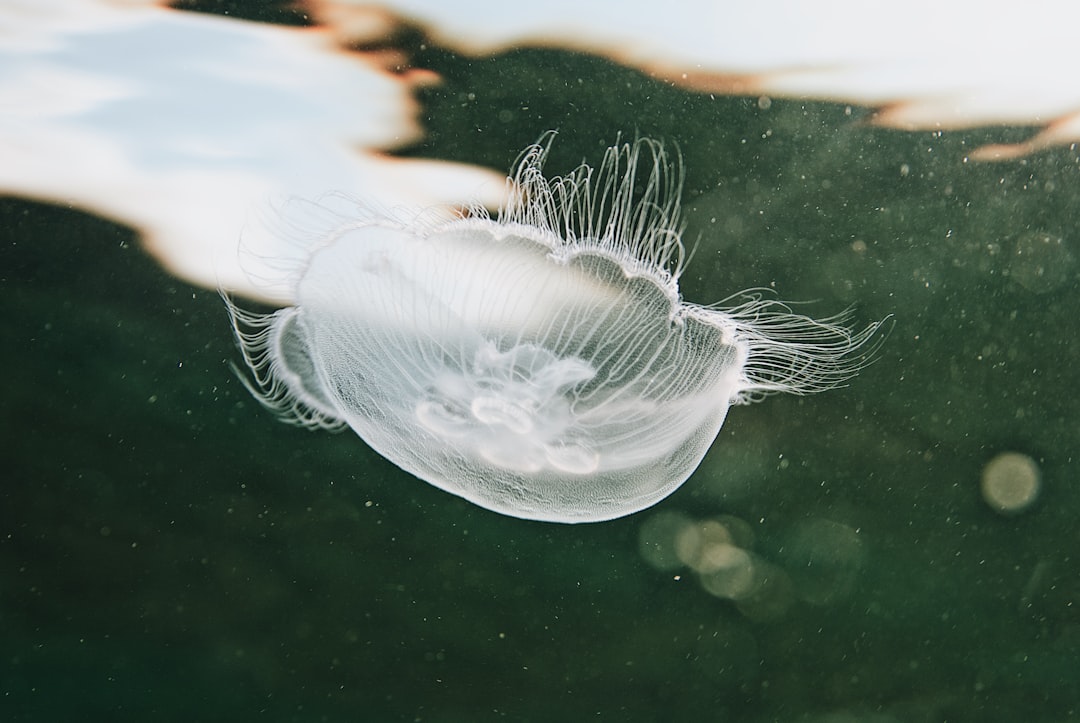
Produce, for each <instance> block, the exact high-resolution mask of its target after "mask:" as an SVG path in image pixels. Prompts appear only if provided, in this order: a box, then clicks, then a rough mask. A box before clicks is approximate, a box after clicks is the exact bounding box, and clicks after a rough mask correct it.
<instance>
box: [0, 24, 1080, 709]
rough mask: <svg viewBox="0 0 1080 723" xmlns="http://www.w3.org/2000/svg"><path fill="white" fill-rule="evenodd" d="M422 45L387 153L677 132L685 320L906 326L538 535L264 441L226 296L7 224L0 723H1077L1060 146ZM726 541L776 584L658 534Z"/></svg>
mask: <svg viewBox="0 0 1080 723" xmlns="http://www.w3.org/2000/svg"><path fill="white" fill-rule="evenodd" d="M421 40H422V38H419V37H416V38H411V37H404V38H403V39H402V40H401V42H402V43H404V44H406V46H407V47H410V48H414V49H416V55H415V56H414V57H415V58H416V62H417V65H420V66H423V67H430V68H432V69H434V70H436V71H438V72H440V73H441V74H442V75H443V76H444V78H445V82H444V84H443V85H441V86H438V87H434V88H431V89H429V90H427V91H425V92H424V94H423V99H424V101H425V108H426V113H427V114H428V117H427V118H426V120H425V123H426V125H427V127H428V128H429V130H430V133H429V137H428V140H427V141H425V142H424V144H423V145H422V146H418V147H415V148H412V149H406V150H405V151H404V152H405V153H407V154H411V155H423V156H434V157H441V158H453V159H459V160H466V161H470V162H474V163H482V164H486V165H489V166H492V167H495V168H500V169H506V168H508V167H509V165H510V163H511V162H512V161H513V159H514V158H515V157H516V155H517V153H518V152H519V151H520V150H521V148H522V147H523V146H524V145H526V144H528V143H529V142H531V141H533V140H535V139H536V138H538V137H539V136H540V134H541V133H542V132H543V131H544V130H547V129H550V128H556V129H558V130H559V131H560V134H559V137H558V139H557V140H556V142H555V146H554V149H553V152H552V157H551V161H550V165H549V168H550V170H552V171H553V172H558V171H562V170H567V169H569V168H570V167H572V166H573V165H576V164H577V163H578V162H580V161H581V160H582V159H587V160H589V161H592V162H594V163H595V162H598V161H599V159H600V157H601V155H602V152H603V148H604V146H605V145H606V144H608V143H611V142H614V141H615V140H616V138H617V136H618V134H620V133H622V134H623V137H624V138H625V137H631V136H633V135H634V134H635V133H636V134H640V135H649V136H657V137H662V138H664V139H665V140H666V141H667V142H668V143H669V144H672V145H677V146H678V147H679V149H680V150H681V152H682V155H683V158H684V162H685V166H686V170H687V184H686V186H687V188H686V199H685V200H686V215H687V219H686V220H687V223H688V229H687V240H688V242H689V243H696V245H697V246H696V253H695V256H694V258H693V261H692V262H691V264H690V266H689V268H688V270H687V272H686V273H685V275H684V277H683V279H682V287H683V293H684V296H685V297H686V298H687V299H688V300H691V301H696V302H701V303H708V302H712V301H716V300H720V299H723V298H725V297H727V296H729V295H730V294H732V293H734V292H737V291H739V290H741V289H744V288H747V287H755V286H764V287H772V288H775V290H776V292H777V294H778V295H779V296H780V297H781V298H784V299H791V300H808V301H813V302H814V303H813V304H811V305H808V306H805V307H803V306H800V307H799V310H800V311H804V312H806V313H811V314H814V315H823V314H828V313H832V312H835V311H839V310H841V309H843V308H845V307H847V306H848V305H854V306H855V308H856V316H857V318H858V319H860V320H862V321H864V322H865V321H868V320H873V319H879V318H882V317H884V316H886V315H888V314H892V315H894V316H895V327H894V329H893V331H892V333H891V335H890V337H889V338H888V340H887V342H886V343H885V345H884V346H883V348H882V350H881V352H880V357H879V360H878V362H877V363H876V364H875V365H874V366H872V367H871V368H869V369H867V370H866V371H864V372H863V373H862V374H861V375H860V376H859V377H857V378H856V379H855V380H853V381H852V383H851V384H850V386H849V387H848V388H845V389H842V390H838V391H834V392H830V393H828V394H824V395H819V396H815V397H809V398H793V397H782V398H781V397H777V398H772V399H769V400H766V401H765V402H763V403H760V404H757V405H753V406H750V407H738V408H735V409H733V410H732V412H731V413H730V415H729V417H728V421H727V423H726V425H725V427H724V429H723V431H722V432H721V434H720V437H719V439H718V441H717V443H716V444H715V446H714V448H713V450H712V451H711V452H710V454H709V455H708V456H707V457H706V460H705V462H704V464H703V465H702V467H701V468H700V469H699V471H698V472H697V473H696V474H695V475H694V476H693V477H691V478H690V480H689V481H688V482H687V483H686V484H685V485H684V486H683V487H682V488H681V489H680V490H679V491H678V492H677V493H676V494H674V495H672V496H671V497H670V498H669V499H667V500H665V501H664V502H662V503H661V504H660V505H658V506H657V507H655V508H653V509H650V510H647V511H645V512H642V513H640V514H638V515H635V516H632V517H630V518H626V519H621V520H616V521H614V522H608V523H601V524H595V525H584V526H564V525H552V524H543V523H534V522H526V521H521V520H516V519H511V518H506V517H502V516H499V515H496V514H494V513H491V512H487V511H485V510H482V509H479V508H476V507H474V506H472V505H470V504H469V503H467V502H464V501H463V500H460V499H458V498H456V497H453V496H450V495H448V494H446V493H443V492H440V491H438V490H436V489H435V488H433V487H430V486H428V485H426V484H424V483H423V482H420V481H419V480H417V479H415V478H412V477H410V476H409V475H406V474H404V473H402V472H400V471H399V470H398V469H397V468H395V467H394V466H393V465H391V464H390V463H388V462H386V461H385V460H383V459H382V458H380V457H379V456H378V455H376V454H375V453H373V452H372V451H371V450H369V449H368V448H367V447H366V446H365V445H364V444H363V442H361V441H360V440H359V439H358V438H356V437H355V436H354V435H352V434H351V433H343V434H337V435H332V434H326V433H310V432H306V431H302V430H299V429H296V428H292V427H288V426H285V425H282V424H279V423H278V422H277V421H276V420H275V419H274V418H273V417H272V416H271V415H270V414H269V413H267V412H266V411H264V410H263V409H262V408H261V407H259V405H258V404H257V403H255V402H254V401H253V400H252V399H251V398H250V397H249V395H248V394H247V392H246V391H245V390H244V388H243V387H242V385H241V384H240V383H239V381H238V380H237V378H236V377H235V376H234V374H233V372H232V371H231V369H230V363H235V362H237V361H238V360H239V355H238V353H237V352H236V351H235V349H234V347H233V342H232V339H231V336H230V330H229V325H228V319H227V315H226V313H225V310H224V308H223V306H222V304H221V302H220V300H219V298H218V297H217V295H216V294H215V293H214V292H211V291H206V290H202V289H196V288H192V287H189V286H187V285H186V284H184V283H182V282H180V281H177V280H175V279H173V278H171V277H169V276H167V275H166V274H165V273H164V272H163V271H161V270H160V269H159V268H158V267H157V266H156V265H155V263H154V262H153V261H151V260H150V259H149V257H147V256H146V255H145V254H144V253H143V252H142V251H141V250H140V248H139V244H138V240H137V239H136V238H135V237H134V236H133V235H132V234H131V233H130V232H129V231H127V230H125V229H123V228H119V227H116V226H114V225H111V224H109V223H107V222H104V221H102V220H99V219H95V218H92V217H89V216H86V215H83V214H80V213H78V212H75V211H71V210H65V209H61V208H54V207H47V206H43V205H37V204H33V203H28V202H24V201H21V200H16V199H7V200H3V201H2V202H0V309H3V312H4V320H3V322H2V323H0V348H2V349H3V354H2V355H0V376H2V378H3V380H4V396H3V403H2V405H0V424H2V425H3V426H2V429H0V436H2V438H3V440H4V441H3V443H2V444H0V469H2V471H3V472H2V477H3V482H2V483H0V718H2V719H3V720H11V721H59V720H185V721H189V720H219V719H233V720H271V721H273V720H283V721H284V720H295V721H319V720H325V721H351V720H424V721H476V720H487V719H494V718H504V719H507V720H533V721H549V720H584V719H601V720H620V721H623V720H626V721H637V720H641V721H649V720H661V719H663V720H731V721H792V720H797V721H804V720H805V721H950V722H953V721H1018V720H1025V721H1063V720H1073V719H1077V718H1080V683H1078V678H1080V559H1078V552H1077V550H1078V541H1080V540H1078V532H1077V529H1078V525H1077V522H1078V518H1080V484H1078V482H1077V480H1076V476H1075V474H1074V473H1073V469H1074V457H1075V456H1076V455H1077V453H1078V452H1080V446H1078V429H1077V425H1078V420H1080V415H1078V413H1077V412H1078V407H1080V401H1078V398H1077V395H1076V393H1075V390H1076V389H1077V388H1078V387H1080V363H1078V353H1077V351H1076V346H1075V341H1074V340H1075V339H1076V337H1077V335H1078V333H1080V314H1078V312H1077V310H1078V309H1080V287H1078V284H1077V273H1078V268H1080V267H1078V265H1077V259H1078V258H1080V245H1078V244H1080V238H1078V236H1077V233H1078V232H1077V228H1078V227H1080V224H1078V221H1080V154H1078V152H1077V150H1076V149H1068V148H1066V149H1058V150H1054V151H1050V152H1046V153H1042V154H1039V155H1036V156H1033V157H1030V158H1028V159H1026V160H1022V161H1013V162H1006V163H996V164H991V163H974V162H968V161H966V160H965V155H966V153H968V152H969V151H970V150H971V149H973V148H974V147H976V146H977V145H979V144H981V143H984V142H988V141H994V142H998V141H1007V140H1018V139H1021V138H1024V137H1026V135H1027V134H1029V132H1030V131H1027V130H1023V129H990V130H984V131H965V132H947V133H929V132H919V133H902V132H896V131H886V130H880V129H875V128H872V127H870V126H868V125H866V124H865V123H863V122H861V120H860V119H865V118H866V117H867V111H866V110H864V109H858V108H855V109H851V108H846V107H844V106H841V105H831V104H824V103H803V102H798V101H785V100H779V99H774V100H772V101H771V103H768V102H759V99H757V98H734V99H732V98H719V97H718V98H712V97H710V96H708V95H698V94H691V93H686V92H684V91H681V90H678V89H674V88H671V87H669V86H666V85H664V84H661V83H657V82H655V81H651V80H648V79H646V78H645V77H643V76H641V75H639V74H637V73H635V72H632V71H628V70H625V69H622V68H619V67H617V66H614V65H611V64H609V63H606V62H602V61H598V60H595V59H589V58H585V57H582V56H576V55H571V54H566V53H559V52H552V51H535V50H529V51H520V52H514V53H510V54H506V55H503V56H499V57H496V58H492V59H482V60H470V59H465V58H460V57H456V56H454V55H451V54H448V53H445V52H442V51H440V50H438V49H437V48H431V47H428V48H427V49H424V50H420V49H419V44H420V41H421ZM328 190H332V189H328ZM341 190H346V191H347V190H348V189H341ZM193 212H197V209H193ZM1040 269H1041V272H1040ZM1010 450H1011V451H1017V452H1021V453H1023V454H1026V455H1029V456H1030V457H1032V458H1033V459H1034V460H1035V461H1036V463H1037V464H1038V466H1039V468H1040V469H1041V473H1042V477H1043V489H1042V494H1041V496H1040V497H1039V499H1038V500H1037V501H1036V503H1035V504H1034V505H1033V506H1032V507H1031V508H1030V509H1029V510H1027V511H1025V512H1023V513H1021V514H1018V515H1014V516H1002V515H998V514H996V513H995V512H994V511H992V510H991V509H990V508H989V507H988V506H987V505H986V504H985V503H984V502H983V500H982V498H981V497H980V492H979V480H980V475H981V472H982V469H983V467H984V466H985V465H986V463H987V462H988V461H989V460H990V459H991V458H992V457H993V456H994V455H995V454H997V453H999V452H1003V451H1010ZM675 513H677V515H681V517H678V516H676V514H675ZM720 515H726V516H729V517H727V518H724V519H725V520H727V521H729V522H731V521H732V519H734V520H736V521H737V522H736V523H735V524H736V525H740V526H741V527H740V529H743V530H744V531H746V532H748V534H749V536H748V537H747V538H746V539H744V540H743V541H742V542H743V546H744V547H745V548H746V549H747V550H749V551H750V552H752V554H753V555H754V559H755V560H757V561H758V562H759V563H760V564H761V565H763V566H766V567H767V568H768V569H770V570H772V571H773V573H772V575H771V580H772V581H773V582H772V585H773V587H772V588H771V592H770V593H769V594H768V595H764V596H759V597H758V598H756V599H752V600H743V601H740V602H734V601H731V600H727V599H722V598H718V597H716V596H714V595H712V594H710V593H709V592H708V591H706V589H704V587H703V585H702V584H701V583H702V580H701V579H700V578H699V576H698V575H697V574H696V573H694V572H693V571H692V570H690V569H689V568H687V567H685V566H683V567H674V568H665V569H659V568H658V567H657V566H656V565H655V561H653V562H650V559H647V558H649V550H650V549H651V548H650V547H649V545H650V544H651V543H653V542H654V539H653V537H652V535H653V534H654V533H655V531H656V529H658V528H661V527H663V526H664V525H665V524H667V523H668V522H670V521H672V520H676V519H679V520H682V521H683V522H684V523H686V522H687V521H696V520H706V519H715V518H717V517H718V516H720ZM829 531H834V532H836V533H837V534H836V535H835V537H830V535H829V534H828V533H829ZM833 553H835V554H833Z"/></svg>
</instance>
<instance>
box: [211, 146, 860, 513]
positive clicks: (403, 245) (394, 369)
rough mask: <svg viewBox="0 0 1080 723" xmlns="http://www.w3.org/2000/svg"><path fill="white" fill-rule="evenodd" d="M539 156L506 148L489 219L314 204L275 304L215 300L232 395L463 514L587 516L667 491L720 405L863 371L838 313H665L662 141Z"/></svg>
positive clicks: (640, 504) (677, 304)
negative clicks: (247, 397) (576, 158)
mask: <svg viewBox="0 0 1080 723" xmlns="http://www.w3.org/2000/svg"><path fill="white" fill-rule="evenodd" d="M549 147H550V137H547V138H545V139H541V142H539V143H537V144H535V145H533V146H531V147H529V148H528V149H526V151H525V152H523V153H522V155H521V157H520V158H519V161H518V163H517V165H516V169H515V170H514V172H513V173H512V175H511V176H510V178H508V179H507V184H508V194H507V196H506V198H507V200H505V201H504V202H503V205H502V208H501V209H500V210H499V212H498V214H497V215H496V216H495V217H492V216H491V215H490V214H489V213H488V212H487V211H486V210H484V209H483V208H479V207H476V208H468V209H464V211H463V213H461V214H458V215H454V216H452V217H451V216H435V217H433V216H432V214H425V213H417V214H412V215H408V216H406V217H403V214H401V213H400V212H398V213H389V212H382V211H379V210H374V209H370V208H366V207H364V205H363V204H362V203H359V202H358V203H357V204H355V207H354V208H353V209H352V210H351V211H349V212H342V211H333V212H331V211H329V210H328V211H327V214H326V216H327V218H329V219H331V220H330V221H324V222H323V225H324V226H325V228H323V229H321V230H319V231H318V232H312V233H310V234H309V236H310V237H311V238H312V239H313V240H314V243H311V244H310V245H311V248H310V250H309V251H307V252H305V254H304V255H303V259H302V261H299V262H297V263H294V264H291V266H290V268H288V269H286V273H287V275H288V283H289V285H290V286H291V289H292V296H293V304H292V305H291V306H289V307H287V308H283V309H280V310H277V311H275V312H273V313H269V314H259V313H254V312H251V311H248V310H245V309H242V308H240V307H239V306H238V305H237V304H236V303H235V302H234V301H233V300H231V299H229V298H226V302H227V305H228V308H229V312H230V314H231V319H232V325H233V329H234V331H235V336H236V339H237V341H238V345H239V347H240V350H241V352H242V355H243V358H244V361H245V362H246V365H247V367H248V370H247V372H245V373H244V375H242V377H241V378H242V379H244V380H245V384H246V385H247V386H248V388H249V390H250V391H251V392H252V393H253V394H254V395H255V396H256V398H257V399H259V401H260V402H261V403H262V404H263V405H264V406H266V407H267V408H269V409H270V410H272V411H273V412H275V413H276V414H277V415H279V416H280V417H281V418H282V419H283V420H285V421H288V422H292V423H294V424H298V425H301V426H305V427H309V428H326V429H340V428H344V427H349V428H351V429H352V430H353V431H355V432H356V434H358V435H359V436H360V437H361V438H362V439H363V440H364V442H366V443H367V444H368V445H369V446H370V447H371V448H372V449H374V450H375V451H376V452H378V453H379V454H380V455H382V456H383V457H385V458H386V459H388V460H389V461H391V462H393V463H394V464H395V465H397V466H398V467H400V468H401V469H403V470H405V471H406V472H408V473H410V474H412V475H414V476H416V477H419V478H420V479H422V480H424V481H426V482H429V483H430V484H432V485H435V486H436V487H439V488H441V489H443V490H446V491H448V492H451V493H453V494H456V495H459V496H461V497H463V498H465V499H467V500H469V501H471V502H473V503H475V504H477V505H479V506H481V507H484V508H487V509H489V510H494V511H496V512H499V513H502V514H506V515H510V516H513V517H519V518H525V519H532V520H545V521H552V522H564V523H575V522H594V521H602V520H609V519H613V518H617V517H621V516H624V515H629V514H631V513H633V512H636V511H639V510H642V509H644V508H646V507H649V506H651V505H653V504H655V503H656V502H658V501H659V500H661V499H663V498H664V497H666V496H668V495H669V494H671V493H672V492H673V491H674V490H675V489H677V488H678V487H679V486H680V485H681V484H682V483H683V482H684V481H685V480H686V479H687V478H688V477H690V475H691V474H693V472H694V470H695V469H696V468H697V466H698V464H699V463H700V462H701V460H702V458H703V457H704V455H705V453H706V452H707V451H708V449H709V447H710V446H711V445H712V443H713V441H714V440H715V439H716V436H717V434H718V433H719V431H720V428H721V425H722V424H723V423H724V419H725V417H726V416H727V412H728V409H729V408H730V407H731V406H732V405H733V404H745V403H748V402H751V401H755V400H757V399H760V398H762V397H764V396H766V395H769V394H772V393H778V392H788V393H794V394H807V393H811V392H818V391H822V390H826V389H831V388H833V387H836V386H838V385H841V384H842V383H843V382H844V381H845V380H847V379H849V378H850V377H851V376H853V375H854V374H855V373H856V372H857V371H858V370H859V369H860V368H861V367H862V366H863V365H865V364H866V363H867V362H868V360H869V359H870V357H871V356H872V354H873V351H874V349H875V347H876V345H877V342H876V341H875V340H880V338H881V335H880V334H878V333H877V332H878V330H879V328H880V326H881V324H880V322H879V323H874V324H870V325H869V326H867V327H866V328H864V329H862V330H860V331H856V330H853V329H852V328H851V326H850V323H849V322H850V319H849V314H848V313H847V312H845V313H842V314H840V315H837V316H833V317H829V318H825V319H821V320H814V319H812V318H809V317H807V316H802V315H799V314H796V313H793V312H792V311H791V309H790V308H789V307H788V306H786V305H784V304H783V303H781V302H779V301H776V300H774V299H772V298H771V297H770V296H769V295H767V294H765V293H760V292H744V293H743V294H742V295H741V296H739V297H731V298H739V300H740V301H739V303H735V304H728V305H724V304H719V305H712V306H704V305H698V304H694V303H690V302H687V301H684V300H683V299H682V297H681V295H680V293H679V284H678V280H679V275H680V273H681V272H682V270H683V268H684V265H685V263H686V252H685V247H684V244H683V242H682V238H681V231H682V226H681V222H680V196H681V192H682V184H683V172H682V166H681V161H680V160H679V159H678V157H677V155H676V156H675V157H674V158H673V157H671V156H669V154H668V153H667V152H666V150H665V148H664V146H663V144H662V143H660V142H658V141H654V140H651V139H637V140H634V141H632V142H624V143H621V144H616V145H615V146H613V147H611V148H609V149H608V150H607V152H606V154H605V155H604V157H603V160H602V162H601V163H600V165H599V166H598V167H595V168H594V167H591V166H589V165H587V164H582V165H581V166H579V167H578V168H577V169H576V170H574V171H572V172H570V173H569V174H567V175H564V176H559V177H552V178H548V177H546V176H545V175H544V173H543V165H544V161H545V158H546V157H547V154H548V149H549ZM287 266H288V264H287Z"/></svg>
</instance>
